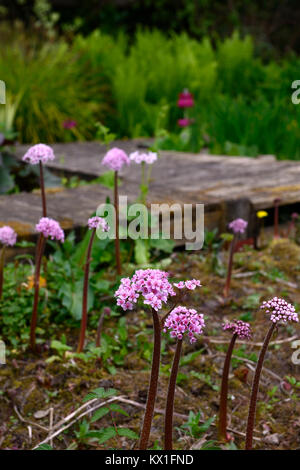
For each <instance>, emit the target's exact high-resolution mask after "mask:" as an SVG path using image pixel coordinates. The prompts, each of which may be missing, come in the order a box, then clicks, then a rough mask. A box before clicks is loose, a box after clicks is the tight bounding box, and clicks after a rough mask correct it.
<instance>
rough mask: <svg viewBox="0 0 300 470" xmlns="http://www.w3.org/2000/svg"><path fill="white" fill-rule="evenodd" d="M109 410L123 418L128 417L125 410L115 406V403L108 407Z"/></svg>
mask: <svg viewBox="0 0 300 470" xmlns="http://www.w3.org/2000/svg"><path fill="white" fill-rule="evenodd" d="M109 408H110V409H111V411H115V412H116V413H120V414H122V415H124V416H129V414H128V413H127V412H126V411H125V410H123V408H121V406H119V405H117V403H111V404H110V405H109Z"/></svg>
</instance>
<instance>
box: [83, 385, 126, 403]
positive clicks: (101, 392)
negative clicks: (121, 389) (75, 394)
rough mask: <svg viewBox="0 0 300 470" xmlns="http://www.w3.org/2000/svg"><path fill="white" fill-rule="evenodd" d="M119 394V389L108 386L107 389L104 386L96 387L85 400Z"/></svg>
mask: <svg viewBox="0 0 300 470" xmlns="http://www.w3.org/2000/svg"><path fill="white" fill-rule="evenodd" d="M117 394H118V391H117V390H115V389H114V388H108V389H107V390H105V389H104V388H103V387H99V388H95V389H94V390H92V391H91V392H90V393H88V394H87V395H86V396H85V397H84V399H83V401H84V402H86V401H88V400H92V399H93V398H109V397H112V396H115V395H117Z"/></svg>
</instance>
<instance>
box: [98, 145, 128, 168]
mask: <svg viewBox="0 0 300 470" xmlns="http://www.w3.org/2000/svg"><path fill="white" fill-rule="evenodd" d="M129 164H130V160H129V158H128V156H127V154H126V153H125V152H124V150H122V149H119V148H117V147H114V148H112V149H111V150H109V151H108V152H107V153H106V155H105V156H104V158H103V160H102V165H105V166H107V167H108V168H110V169H111V170H113V171H119V170H121V168H122V166H123V165H129Z"/></svg>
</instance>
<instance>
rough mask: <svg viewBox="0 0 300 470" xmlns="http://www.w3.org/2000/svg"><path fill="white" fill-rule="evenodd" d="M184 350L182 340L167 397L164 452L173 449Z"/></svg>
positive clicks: (178, 346) (175, 357) (178, 342)
mask: <svg viewBox="0 0 300 470" xmlns="http://www.w3.org/2000/svg"><path fill="white" fill-rule="evenodd" d="M181 349H182V339H178V340H177V345H176V351H175V355H174V360H173V364H172V370H171V375H170V380H169V387H168V395H167V404H166V413H165V445H164V450H172V449H173V438H172V434H173V433H172V431H173V411H174V398H175V387H176V379H177V374H178V367H179V360H180V355H181Z"/></svg>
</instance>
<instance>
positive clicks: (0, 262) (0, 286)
mask: <svg viewBox="0 0 300 470" xmlns="http://www.w3.org/2000/svg"><path fill="white" fill-rule="evenodd" d="M4 256H5V246H4V245H3V247H2V250H1V253H0V300H1V299H2V292H3V276H4V274H3V271H4Z"/></svg>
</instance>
